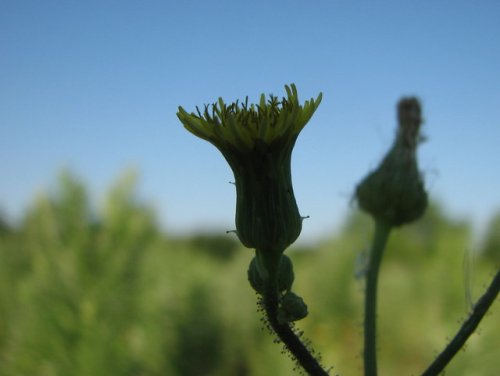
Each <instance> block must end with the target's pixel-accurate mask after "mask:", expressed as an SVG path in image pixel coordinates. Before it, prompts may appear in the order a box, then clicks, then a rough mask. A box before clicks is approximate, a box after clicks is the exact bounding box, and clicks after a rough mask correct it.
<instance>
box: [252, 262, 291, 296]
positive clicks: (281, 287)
mask: <svg viewBox="0 0 500 376" xmlns="http://www.w3.org/2000/svg"><path fill="white" fill-rule="evenodd" d="M266 278H269V275H268V273H267V271H266V269H265V268H264V267H263V265H259V260H258V258H257V257H254V258H253V259H252V261H251V262H250V265H249V267H248V281H249V282H250V285H251V286H252V288H253V289H254V290H255V291H256V292H257V293H259V294H261V295H262V294H263V293H264V286H265V280H266ZM294 279H295V275H294V273H293V264H292V260H291V259H290V257H288V256H286V255H281V258H280V262H279V267H278V291H279V292H283V291H290V290H291V288H292V284H293V281H294Z"/></svg>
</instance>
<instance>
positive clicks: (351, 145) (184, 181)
mask: <svg viewBox="0 0 500 376" xmlns="http://www.w3.org/2000/svg"><path fill="white" fill-rule="evenodd" d="M499 20H500V2H498V1H477V2H473V1H430V0H429V1H347V0H346V1H306V0H300V1H299V0H287V1H269V0H267V1H235V0H232V1H189V0H187V1H186V0H185V1H48V0H47V1H23V0H12V1H8V0H2V1H0V131H1V132H0V183H1V184H0V208H2V209H3V211H4V212H5V213H7V214H8V215H9V216H11V217H13V218H16V217H18V216H19V215H20V213H22V211H23V208H25V207H26V206H27V205H28V204H29V202H30V201H31V200H32V199H33V196H34V194H35V193H36V192H39V191H40V190H43V189H46V190H47V189H49V190H50V187H51V186H52V185H53V182H54V180H55V176H56V175H57V172H58V171H60V169H61V168H63V167H68V168H70V169H71V170H73V171H74V172H75V173H76V174H77V175H79V176H81V177H82V178H83V179H84V180H85V181H86V182H87V184H88V186H89V187H90V189H91V192H92V193H93V196H94V197H97V198H99V197H101V196H102V194H103V192H104V191H105V189H106V187H107V186H109V184H110V183H111V182H112V181H113V180H114V179H115V178H116V177H117V176H118V175H119V173H120V171H123V170H124V169H126V168H127V167H130V166H133V167H135V168H137V169H138V170H139V172H140V176H141V180H140V192H141V195H143V196H144V197H146V198H147V199H148V200H150V201H151V202H153V203H154V204H155V206H156V207H157V209H158V212H159V214H160V218H161V221H162V223H163V224H164V225H165V227H166V228H167V229H169V230H170V231H183V232H186V231H191V230H193V229H200V228H201V229H207V228H219V227H220V228H224V229H226V228H228V229H232V228H233V227H234V226H233V218H234V199H235V197H234V196H235V195H234V187H233V186H232V185H230V184H228V182H229V181H231V180H233V177H232V174H231V171H230V169H229V167H228V166H227V165H226V163H225V161H224V160H223V159H222V157H221V155H220V154H219V153H218V151H217V150H216V149H215V148H214V147H213V146H212V145H210V144H208V143H206V142H204V141H202V140H199V139H197V138H195V137H193V136H192V135H191V134H189V133H188V132H187V131H185V130H184V129H183V127H182V125H181V124H180V123H179V121H178V120H177V118H176V115H175V113H176V110H177V106H178V105H182V106H183V107H184V108H186V109H188V110H190V109H194V106H196V105H202V104H205V103H208V102H213V101H215V100H216V99H217V97H219V96H222V97H223V98H224V99H225V100H227V101H232V100H235V99H238V98H243V97H245V96H246V95H249V97H250V99H251V100H257V99H258V95H259V94H260V93H261V92H264V93H273V94H275V95H282V94H283V93H284V90H283V86H284V85H285V84H289V83H295V84H296V85H297V87H298V89H299V95H301V97H302V99H303V100H305V99H308V98H310V97H312V96H316V95H317V94H318V93H319V92H320V91H322V92H323V95H324V97H323V102H322V104H321V106H320V107H319V109H318V111H317V113H316V114H315V116H314V117H313V119H312V120H311V122H310V123H309V124H308V125H307V126H306V128H305V129H304V131H303V133H302V134H301V136H300V137H299V140H298V142H297V146H296V148H295V151H294V156H293V165H292V169H293V179H294V187H295V192H296V197H297V201H298V204H299V207H300V209H301V212H302V214H303V215H310V216H311V218H310V219H308V220H307V221H306V222H305V223H304V230H303V237H304V239H312V238H314V237H316V236H320V235H322V234H325V233H327V232H328V231H330V230H332V229H333V228H334V227H335V226H336V225H337V224H338V223H339V221H340V220H341V219H342V218H343V216H344V214H345V212H346V210H347V209H348V207H349V201H350V196H351V192H352V191H353V188H354V187H355V185H356V183H357V182H358V181H359V180H360V178H361V177H362V176H364V175H365V174H366V173H367V172H368V171H369V170H370V169H371V168H373V167H375V166H376V164H377V163H378V161H379V160H380V158H381V156H382V154H383V153H384V152H385V150H386V149H387V147H388V146H389V145H390V143H391V141H392V137H393V133H394V128H395V111H394V106H395V103H396V101H397V100H398V98H399V97H400V96H402V95H409V94H412V95H413V94H414V95H417V96H419V97H420V98H421V99H422V102H423V106H424V115H425V118H426V124H425V128H424V132H425V133H426V134H427V135H428V136H429V141H428V142H427V143H425V144H424V145H423V146H422V148H421V151H420V157H421V158H420V161H421V167H422V170H423V171H424V173H425V177H426V182H427V186H428V188H429V191H430V194H431V195H432V196H433V197H435V198H437V199H440V200H441V201H443V202H444V203H445V205H446V207H447V208H448V209H449V210H450V212H451V213H452V214H454V215H459V216H469V217H470V218H471V219H472V220H473V221H475V223H477V224H481V223H483V224H484V223H485V221H486V219H487V218H488V217H489V216H490V215H491V214H492V213H493V212H494V211H495V210H499V209H500V168H499V163H500V158H499V156H500V152H499V148H500V43H499V38H500V22H499Z"/></svg>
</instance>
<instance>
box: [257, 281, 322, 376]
mask: <svg viewBox="0 0 500 376" xmlns="http://www.w3.org/2000/svg"><path fill="white" fill-rule="evenodd" d="M262 303H263V305H264V309H265V312H266V316H267V320H268V322H269V325H270V326H271V328H272V329H273V330H274V332H275V333H276V334H277V335H278V337H279V339H280V340H281V341H282V342H283V344H284V345H285V347H286V348H287V349H288V350H289V351H290V353H292V355H293V356H294V357H295V359H296V360H297V362H298V363H299V364H300V365H301V366H302V368H304V370H305V371H306V372H307V373H308V374H309V375H311V376H327V375H328V372H326V371H325V370H324V369H323V368H322V367H321V365H320V364H319V362H318V360H317V359H316V358H315V357H314V356H313V355H312V354H311V352H310V351H309V349H308V348H307V347H306V346H305V345H304V344H303V343H302V341H301V340H300V338H299V337H298V336H297V335H296V334H295V332H294V331H293V330H292V328H291V327H290V325H289V324H288V323H284V324H282V323H280V322H279V321H278V304H279V294H278V289H277V286H276V283H274V282H272V281H270V283H268V284H267V286H266V289H265V293H264V295H263V297H262Z"/></svg>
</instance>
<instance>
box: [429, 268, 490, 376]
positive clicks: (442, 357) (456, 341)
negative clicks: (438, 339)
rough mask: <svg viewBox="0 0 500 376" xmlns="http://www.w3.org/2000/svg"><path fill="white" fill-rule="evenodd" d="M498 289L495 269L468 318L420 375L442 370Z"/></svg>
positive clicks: (480, 318) (430, 374) (469, 333)
mask: <svg viewBox="0 0 500 376" xmlns="http://www.w3.org/2000/svg"><path fill="white" fill-rule="evenodd" d="M499 290H500V271H497V274H496V275H495V277H494V278H493V281H491V284H490V286H489V287H488V289H487V290H486V292H485V293H484V294H483V296H481V298H480V299H479V300H478V301H477V303H476V304H475V305H474V309H473V310H472V313H471V315H470V316H469V318H468V319H467V320H465V322H464V323H463V325H462V327H461V328H460V330H459V331H458V333H457V334H456V335H455V337H454V338H453V339H452V340H451V342H450V343H449V344H448V346H446V348H445V349H444V350H443V352H442V353H441V354H439V356H438V357H437V358H436V359H435V360H434V362H433V363H432V364H431V365H430V366H429V368H427V370H426V371H425V372H424V373H423V374H422V376H436V375H439V374H440V373H441V372H442V371H443V370H444V368H445V367H446V366H447V365H448V363H449V362H450V361H451V359H453V357H454V356H455V355H456V354H457V352H458V351H459V350H460V349H461V348H462V346H463V345H464V344H465V342H466V341H467V339H468V338H469V337H470V335H471V334H472V333H473V332H474V331H475V330H476V328H477V326H478V325H479V322H480V321H481V320H482V319H483V317H484V315H485V314H486V312H487V311H488V309H489V308H490V307H491V305H492V304H493V302H494V301H495V299H496V297H497V295H498V292H499Z"/></svg>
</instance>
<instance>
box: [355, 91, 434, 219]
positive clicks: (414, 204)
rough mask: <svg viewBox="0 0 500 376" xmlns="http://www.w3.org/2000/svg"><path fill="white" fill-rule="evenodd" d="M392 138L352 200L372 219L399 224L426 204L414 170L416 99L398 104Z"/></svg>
mask: <svg viewBox="0 0 500 376" xmlns="http://www.w3.org/2000/svg"><path fill="white" fill-rule="evenodd" d="M397 109H398V122H399V126H398V130H397V135H396V140H395V142H394V144H393V146H392V147H391V149H390V150H389V152H388V153H387V155H386V156H385V158H384V159H383V160H382V163H381V164H380V166H379V167H378V168H377V169H376V170H375V171H373V172H371V173H370V174H368V176H367V177H365V178H364V179H363V180H362V181H361V183H360V184H359V185H358V186H357V187H356V199H357V201H358V203H359V206H360V207H361V209H363V210H364V211H366V212H368V213H369V214H371V215H372V217H374V218H375V219H376V220H378V221H382V222H384V223H386V224H389V225H391V226H399V225H402V224H405V223H409V222H413V221H415V220H416V219H418V218H419V217H420V216H421V215H422V214H423V213H424V211H425V209H426V207H427V193H426V192H425V188H424V183H423V181H422V177H421V174H420V172H419V170H418V164H417V157H416V149H417V146H418V144H419V142H420V141H421V139H422V137H421V136H420V134H419V132H420V126H421V124H422V117H421V107H420V103H419V101H418V100H417V99H416V98H413V97H411V98H403V99H401V100H400V101H399V103H398V107H397Z"/></svg>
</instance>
